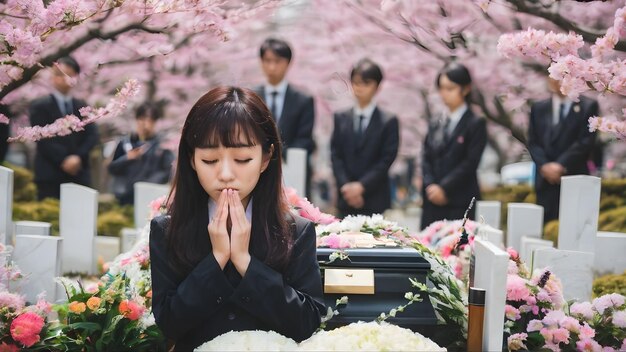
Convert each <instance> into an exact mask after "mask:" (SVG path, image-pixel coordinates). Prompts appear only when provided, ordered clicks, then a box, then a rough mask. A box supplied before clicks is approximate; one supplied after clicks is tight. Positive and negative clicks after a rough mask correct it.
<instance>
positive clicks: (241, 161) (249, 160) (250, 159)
mask: <svg viewBox="0 0 626 352" xmlns="http://www.w3.org/2000/svg"><path fill="white" fill-rule="evenodd" d="M235 161H236V162H237V163H239V164H246V163H249V162H251V161H252V158H248V159H235Z"/></svg>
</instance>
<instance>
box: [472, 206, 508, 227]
mask: <svg viewBox="0 0 626 352" xmlns="http://www.w3.org/2000/svg"><path fill="white" fill-rule="evenodd" d="M501 209H502V203H500V202H499V201H497V200H479V201H477V202H476V221H478V222H480V221H481V218H482V219H485V223H486V224H487V225H489V226H491V227H493V228H496V229H499V228H500V214H501Z"/></svg>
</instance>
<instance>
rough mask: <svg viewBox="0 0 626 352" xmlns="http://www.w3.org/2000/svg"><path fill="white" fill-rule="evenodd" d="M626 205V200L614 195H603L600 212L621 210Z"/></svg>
mask: <svg viewBox="0 0 626 352" xmlns="http://www.w3.org/2000/svg"><path fill="white" fill-rule="evenodd" d="M624 205H626V199H624V198H623V197H622V196H619V195H614V194H602V195H601V196H600V211H604V210H610V209H615V208H619V207H621V206H624Z"/></svg>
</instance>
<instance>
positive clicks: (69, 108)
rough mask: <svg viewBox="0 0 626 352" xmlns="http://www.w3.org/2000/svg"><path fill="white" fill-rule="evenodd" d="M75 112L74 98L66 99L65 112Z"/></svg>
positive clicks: (69, 113) (68, 113) (67, 113)
mask: <svg viewBox="0 0 626 352" xmlns="http://www.w3.org/2000/svg"><path fill="white" fill-rule="evenodd" d="M73 113H74V108H73V107H72V99H67V100H65V114H66V115H71V114H73Z"/></svg>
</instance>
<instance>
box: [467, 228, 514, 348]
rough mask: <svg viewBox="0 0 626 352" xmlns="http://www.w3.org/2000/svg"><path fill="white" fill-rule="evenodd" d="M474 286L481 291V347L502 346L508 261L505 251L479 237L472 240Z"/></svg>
mask: <svg viewBox="0 0 626 352" xmlns="http://www.w3.org/2000/svg"><path fill="white" fill-rule="evenodd" d="M474 255H475V267H474V285H473V286H474V287H478V288H482V289H484V290H485V291H486V293H485V315H484V317H485V318H484V325H483V351H500V350H502V340H503V333H504V324H503V323H502V322H503V319H504V306H505V304H506V276H507V268H508V264H509V255H508V253H507V252H505V251H503V250H502V249H500V248H498V247H497V246H496V245H494V244H493V243H491V242H489V241H485V240H483V239H480V238H478V239H476V240H475V241H474Z"/></svg>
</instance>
